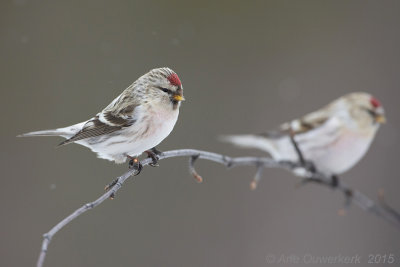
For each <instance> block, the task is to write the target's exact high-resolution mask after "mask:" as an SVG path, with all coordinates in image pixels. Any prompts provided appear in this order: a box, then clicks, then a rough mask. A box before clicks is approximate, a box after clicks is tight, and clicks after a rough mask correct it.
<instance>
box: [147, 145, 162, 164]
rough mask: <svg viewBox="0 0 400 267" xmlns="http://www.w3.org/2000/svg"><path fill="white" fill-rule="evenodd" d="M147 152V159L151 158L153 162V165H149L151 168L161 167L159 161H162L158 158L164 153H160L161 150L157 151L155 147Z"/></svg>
mask: <svg viewBox="0 0 400 267" xmlns="http://www.w3.org/2000/svg"><path fill="white" fill-rule="evenodd" d="M145 152H146V153H147V157H148V158H151V160H152V161H153V162H152V163H149V165H150V166H151V167H158V166H160V165H159V164H158V160H159V159H160V158H159V157H158V155H160V154H161V153H162V152H161V151H159V150H157V149H156V148H155V147H153V148H152V149H150V150H146V151H145Z"/></svg>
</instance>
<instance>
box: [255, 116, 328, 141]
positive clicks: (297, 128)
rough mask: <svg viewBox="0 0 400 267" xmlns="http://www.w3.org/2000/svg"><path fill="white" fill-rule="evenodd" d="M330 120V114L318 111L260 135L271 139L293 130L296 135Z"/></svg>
mask: <svg viewBox="0 0 400 267" xmlns="http://www.w3.org/2000/svg"><path fill="white" fill-rule="evenodd" d="M328 120H329V116H328V114H324V113H322V112H321V111H316V112H313V113H310V114H308V115H306V116H304V117H302V118H301V119H298V120H293V121H292V122H290V123H288V122H287V123H284V124H282V125H281V126H280V127H279V128H278V129H276V130H272V131H267V132H265V133H261V134H259V135H261V136H264V137H267V138H271V139H278V138H281V137H283V136H287V135H289V134H290V132H291V131H293V133H294V135H298V134H302V133H305V132H307V131H310V130H313V129H315V128H318V127H319V126H321V125H323V124H324V123H325V122H327V121H328Z"/></svg>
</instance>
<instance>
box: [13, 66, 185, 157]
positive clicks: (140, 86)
mask: <svg viewBox="0 0 400 267" xmlns="http://www.w3.org/2000/svg"><path fill="white" fill-rule="evenodd" d="M182 100H184V98H183V88H182V84H181V82H180V80H179V78H178V76H177V74H176V73H175V72H174V71H172V70H171V69H169V68H160V69H153V70H151V71H150V72H149V73H147V74H145V75H143V76H142V77H140V78H139V79H138V80H136V81H135V82H134V83H133V84H132V85H131V86H129V87H128V88H127V89H125V90H124V91H123V92H122V94H121V95H119V96H118V97H117V98H116V99H114V100H113V101H112V102H111V103H110V105H108V106H107V107H106V108H105V109H104V110H102V111H101V112H100V113H98V114H97V115H96V116H95V117H93V118H91V119H89V120H87V121H84V122H81V123H78V124H75V125H72V126H68V127H65V128H59V129H54V130H45V131H37V132H30V133H26V134H23V135H20V136H23V137H25V136H62V137H64V138H66V139H67V140H65V141H64V142H62V143H61V144H60V145H65V144H69V143H77V144H80V145H83V146H86V147H88V148H90V149H91V150H92V151H93V152H96V153H97V155H98V157H99V158H103V159H107V160H111V161H115V162H116V163H123V162H125V161H126V159H127V156H129V157H135V156H138V155H140V154H141V153H143V152H144V151H147V150H150V149H152V148H154V147H155V146H157V145H158V144H159V143H160V142H161V141H162V140H164V139H165V138H166V137H167V136H168V135H169V134H170V133H171V131H172V129H173V128H174V126H175V123H176V121H177V119H178V115H179V107H180V102H181V101H182Z"/></svg>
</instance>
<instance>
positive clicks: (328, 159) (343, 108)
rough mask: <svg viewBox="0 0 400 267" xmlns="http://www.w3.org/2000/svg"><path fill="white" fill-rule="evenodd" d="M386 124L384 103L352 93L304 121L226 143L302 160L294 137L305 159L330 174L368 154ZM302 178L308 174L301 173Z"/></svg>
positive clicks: (232, 138) (228, 139)
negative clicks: (381, 126) (381, 128)
mask: <svg viewBox="0 0 400 267" xmlns="http://www.w3.org/2000/svg"><path fill="white" fill-rule="evenodd" d="M384 122H385V112H384V110H383V107H382V105H381V103H380V102H379V101H378V100H377V99H376V98H375V97H373V96H371V95H370V94H368V93H362V92H360V93H350V94H347V95H345V96H342V97H340V98H339V99H337V100H335V101H333V102H332V103H330V104H329V105H327V106H325V107H323V108H322V109H319V110H317V111H314V112H312V113H310V114H308V115H306V116H303V117H302V118H300V119H296V120H293V121H291V122H288V123H285V124H282V125H281V126H280V127H279V128H278V129H277V130H275V131H268V132H266V133H263V134H247V135H231V136H225V137H223V140H225V141H228V142H231V143H233V144H236V145H238V146H242V147H248V148H257V149H261V150H264V151H266V152H268V153H269V154H270V155H271V156H272V157H273V158H274V159H276V160H278V161H281V160H282V161H292V162H297V161H298V160H299V153H298V151H296V147H295V146H294V144H293V142H292V139H291V136H292V138H294V140H295V143H296V144H297V146H298V148H299V150H300V151H301V154H302V156H303V157H304V159H305V160H307V161H310V162H312V163H313V164H314V165H315V167H316V168H317V169H318V170H319V171H321V172H323V173H325V174H327V175H333V176H335V175H339V174H341V173H343V172H345V171H347V170H349V169H350V168H352V167H353V166H354V165H355V164H356V163H357V162H359V161H360V160H361V159H362V157H363V156H364V155H365V153H367V150H368V148H369V147H370V145H371V143H372V140H373V139H374V137H375V134H376V132H377V130H378V129H379V127H380V125H381V124H382V123H384ZM298 174H299V175H307V172H304V171H301V170H299V172H298Z"/></svg>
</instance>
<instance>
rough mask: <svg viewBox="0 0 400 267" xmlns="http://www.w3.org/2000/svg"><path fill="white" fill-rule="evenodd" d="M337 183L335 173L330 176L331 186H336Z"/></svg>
mask: <svg viewBox="0 0 400 267" xmlns="http://www.w3.org/2000/svg"><path fill="white" fill-rule="evenodd" d="M338 185H339V177H338V176H337V175H332V176H331V186H332V188H336V187H338Z"/></svg>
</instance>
